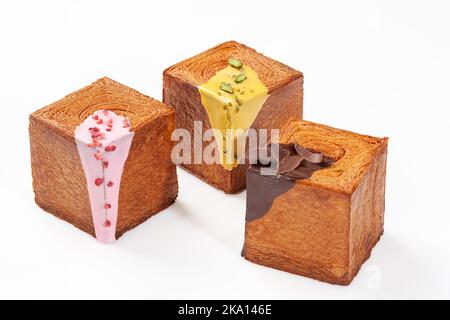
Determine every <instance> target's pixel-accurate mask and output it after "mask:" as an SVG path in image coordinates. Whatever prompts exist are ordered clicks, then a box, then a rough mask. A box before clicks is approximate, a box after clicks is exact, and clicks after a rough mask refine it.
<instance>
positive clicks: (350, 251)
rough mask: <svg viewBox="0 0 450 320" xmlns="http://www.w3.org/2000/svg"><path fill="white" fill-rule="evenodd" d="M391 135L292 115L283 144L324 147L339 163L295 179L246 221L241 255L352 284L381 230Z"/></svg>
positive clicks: (283, 136) (325, 153)
mask: <svg viewBox="0 0 450 320" xmlns="http://www.w3.org/2000/svg"><path fill="white" fill-rule="evenodd" d="M387 142H388V140H387V138H382V139H380V138H374V137H370V136H365V135H359V134H355V133H352V132H349V131H345V130H339V129H335V128H331V127H328V126H324V125H320V124H315V123H312V122H307V121H297V120H292V121H290V122H289V123H288V124H287V125H286V126H285V127H284V128H283V129H282V132H281V136H280V143H296V144H299V145H301V146H302V147H305V148H308V149H310V150H313V151H315V152H322V153H323V155H324V156H326V157H329V158H331V159H333V160H334V162H333V163H332V164H331V165H330V166H329V167H326V168H323V169H321V170H318V171H315V172H314V173H313V174H312V176H311V177H309V178H307V179H300V180H296V181H295V182H294V183H293V184H292V187H290V188H288V189H287V191H286V192H284V193H282V194H280V195H279V196H278V197H276V198H275V199H274V201H273V203H272V206H271V207H270V209H269V210H268V211H267V212H266V214H265V215H264V216H262V217H260V218H258V219H255V220H251V221H247V222H246V227H245V242H244V249H243V256H244V257H245V258H246V259H247V260H249V261H252V262H255V263H258V264H261V265H264V266H268V267H272V268H275V269H280V270H283V271H287V272H290V273H294V274H299V275H303V276H307V277H311V278H314V279H317V280H321V281H325V282H329V283H332V284H340V285H348V284H349V283H351V281H352V279H353V278H354V277H355V275H356V274H357V273H358V271H359V269H360V267H361V265H362V264H363V262H364V261H365V260H366V259H367V258H368V257H369V256H370V253H371V250H372V248H373V247H374V246H375V244H376V243H377V242H378V240H379V239H380V237H381V235H382V233H383V224H384V201H385V200H384V193H385V180H386V161H387ZM261 179H264V177H261ZM249 192H250V190H247V193H249ZM261 196H263V195H261ZM248 214H249V212H247V215H248Z"/></svg>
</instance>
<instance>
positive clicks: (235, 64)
mask: <svg viewBox="0 0 450 320" xmlns="http://www.w3.org/2000/svg"><path fill="white" fill-rule="evenodd" d="M228 64H229V65H230V66H232V67H233V68H236V69H240V68H242V61H241V60H238V59H234V58H230V59H228Z"/></svg>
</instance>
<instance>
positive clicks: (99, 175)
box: [75, 110, 134, 243]
mask: <svg viewBox="0 0 450 320" xmlns="http://www.w3.org/2000/svg"><path fill="white" fill-rule="evenodd" d="M124 123H126V124H128V123H129V120H128V119H126V118H124V117H122V116H119V115H117V114H115V113H114V112H112V111H108V110H98V111H96V112H94V114H92V115H91V116H89V117H88V118H87V119H86V120H84V122H83V123H82V124H80V125H79V126H78V127H76V129H75V141H76V143H77V149H78V154H79V155H80V159H81V164H82V166H83V170H84V174H85V176H86V183H87V189H88V192H89V201H90V203H91V212H92V219H93V221H94V227H95V235H96V237H97V240H98V241H100V242H102V243H111V242H114V241H115V240H116V225H117V215H118V207H119V191H120V180H121V178H122V173H123V168H124V165H125V161H126V160H127V158H128V152H129V151H130V147H131V142H132V141H133V137H134V132H132V131H130V127H129V126H128V125H127V126H124Z"/></svg>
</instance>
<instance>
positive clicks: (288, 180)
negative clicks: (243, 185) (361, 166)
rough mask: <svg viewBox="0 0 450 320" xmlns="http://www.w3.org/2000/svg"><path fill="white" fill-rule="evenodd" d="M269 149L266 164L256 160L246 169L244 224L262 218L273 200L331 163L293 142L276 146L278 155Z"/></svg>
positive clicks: (269, 147)
mask: <svg viewBox="0 0 450 320" xmlns="http://www.w3.org/2000/svg"><path fill="white" fill-rule="evenodd" d="M271 150H273V149H272V148H271V146H268V148H267V150H266V154H267V155H268V160H269V161H263V160H264V159H261V158H258V162H257V163H256V164H253V165H252V166H250V168H249V169H248V170H247V208H246V218H245V219H246V221H252V220H256V219H258V218H261V217H263V216H264V215H265V214H266V213H267V211H269V209H270V207H271V206H272V203H273V201H274V200H275V198H276V197H278V196H279V195H281V194H283V193H285V192H286V191H288V190H289V189H291V188H292V187H293V186H294V185H295V181H296V180H300V179H308V178H310V177H311V176H312V175H313V173H314V172H315V171H317V170H321V169H324V168H327V167H329V166H330V165H332V164H333V163H334V160H333V159H332V158H328V157H324V156H323V154H322V153H321V152H318V153H316V152H313V151H312V150H310V149H308V148H304V147H302V146H300V145H298V144H294V143H291V144H279V145H278V150H279V152H278V154H272V153H273V151H271ZM274 150H276V148H275V149H274ZM259 155H261V152H259ZM263 163H266V164H263Z"/></svg>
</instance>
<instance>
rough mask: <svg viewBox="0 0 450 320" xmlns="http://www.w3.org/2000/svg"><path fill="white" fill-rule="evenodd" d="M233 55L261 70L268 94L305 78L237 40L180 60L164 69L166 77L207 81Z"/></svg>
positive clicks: (197, 81) (196, 82) (194, 83)
mask: <svg viewBox="0 0 450 320" xmlns="http://www.w3.org/2000/svg"><path fill="white" fill-rule="evenodd" d="M230 57H234V58H236V59H239V60H241V61H242V62H243V63H244V64H245V65H248V66H250V67H251V68H252V69H253V70H255V71H256V73H258V75H259V78H260V79H261V81H262V82H263V83H264V85H265V86H266V87H267V89H269V94H270V93H272V92H273V91H275V90H277V89H278V88H280V87H283V86H284V85H286V84H287V83H289V82H292V81H294V80H296V79H300V78H303V74H302V73H301V72H300V71H297V70H294V69H292V68H290V67H288V66H287V65H285V64H283V63H281V62H278V61H276V60H273V59H271V58H268V57H266V56H264V55H263V54H261V53H259V52H257V51H256V50H255V49H252V48H249V47H247V46H246V45H244V44H242V43H239V42H236V41H227V42H224V43H222V44H219V45H217V46H215V47H214V48H211V49H209V50H207V51H205V52H202V53H200V54H198V55H196V56H194V57H192V58H189V59H186V60H184V61H181V62H179V63H177V64H175V65H173V66H171V67H169V68H167V69H166V70H165V71H164V76H165V77H173V78H177V79H179V80H182V81H185V82H187V83H189V84H191V85H193V86H199V85H201V84H203V83H206V82H207V81H208V80H209V79H211V78H212V77H213V76H214V75H215V74H216V73H217V72H218V71H220V70H222V69H224V68H225V67H226V66H227V61H228V59H229V58H230Z"/></svg>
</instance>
